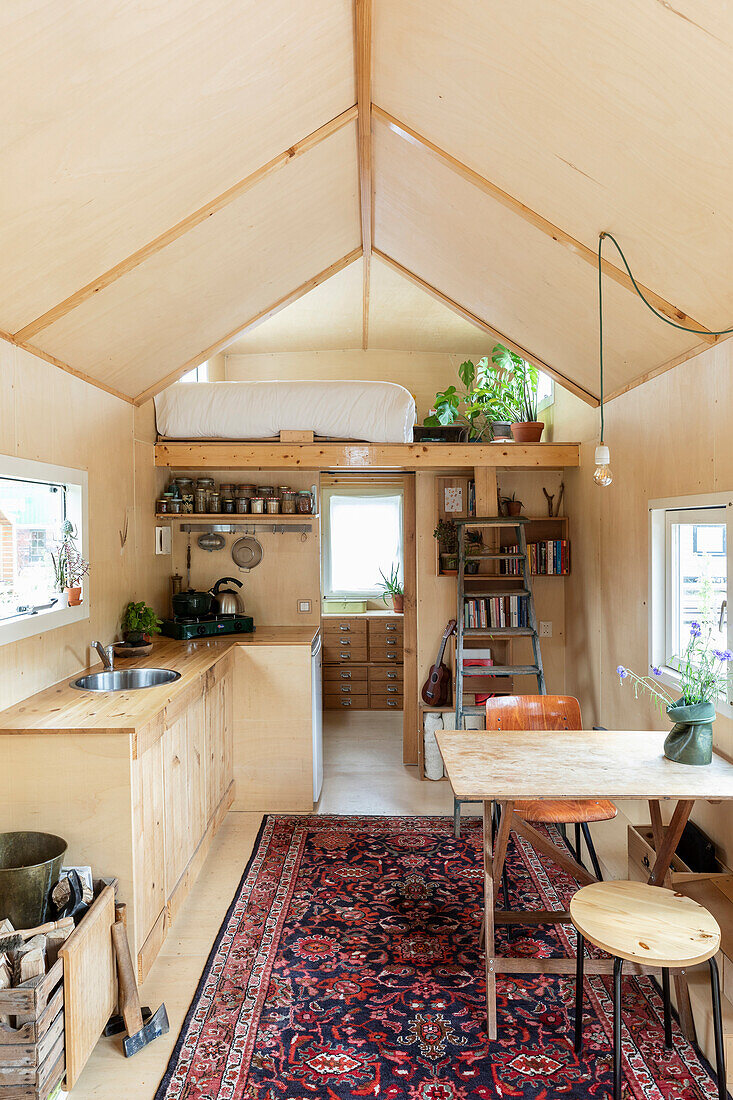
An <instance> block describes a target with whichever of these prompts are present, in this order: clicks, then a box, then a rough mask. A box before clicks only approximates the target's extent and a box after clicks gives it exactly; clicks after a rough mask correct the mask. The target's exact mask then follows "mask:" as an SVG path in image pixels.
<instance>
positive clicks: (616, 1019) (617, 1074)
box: [613, 959, 624, 1100]
mask: <svg viewBox="0 0 733 1100" xmlns="http://www.w3.org/2000/svg"><path fill="white" fill-rule="evenodd" d="M623 965H624V964H623V959H614V960H613V1100H621V970H622V968H623Z"/></svg>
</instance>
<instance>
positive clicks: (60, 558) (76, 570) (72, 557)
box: [49, 520, 89, 607]
mask: <svg viewBox="0 0 733 1100" xmlns="http://www.w3.org/2000/svg"><path fill="white" fill-rule="evenodd" d="M62 532H63V534H62V539H61V542H60V543H59V547H58V550H57V551H56V553H55V554H54V553H53V551H49V553H50V554H51V561H52V562H53V571H54V578H55V582H56V588H57V589H58V591H59V592H60V593H61V598H60V600H59V606H60V607H63V606H65V604H68V606H69V607H78V606H79V604H80V603H81V584H82V581H83V580H84V577H86V576H87V574H88V573H89V562H88V561H86V559H85V558H83V557H82V556H81V554H80V553H79V550H78V549H77V545H76V540H77V537H78V536H77V534H76V528H75V527H74V524H73V523H71V522H70V521H69V520H66V521H65V523H64V526H63V528H62Z"/></svg>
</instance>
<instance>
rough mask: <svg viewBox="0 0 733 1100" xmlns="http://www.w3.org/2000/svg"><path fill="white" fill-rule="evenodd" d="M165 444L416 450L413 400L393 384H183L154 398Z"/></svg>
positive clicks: (160, 433)
mask: <svg viewBox="0 0 733 1100" xmlns="http://www.w3.org/2000/svg"><path fill="white" fill-rule="evenodd" d="M155 416H156V420H157V425H158V434H159V435H161V436H163V437H164V438H165V439H268V438H272V436H276V435H277V434H278V432H280V431H298V430H301V431H303V430H305V431H313V432H315V434H316V435H326V436H334V437H335V438H337V439H360V440H366V441H367V442H369V443H411V442H412V429H413V427H414V425H415V419H416V414H415V400H414V398H413V397H412V394H411V393H409V391H408V390H406V389H405V388H404V387H403V386H398V385H396V384H395V383H394V382H184V383H179V384H177V385H175V386H171V387H170V388H169V389H167V390H165V391H164V392H163V393H161V394H158V396H157V397H156V398H155Z"/></svg>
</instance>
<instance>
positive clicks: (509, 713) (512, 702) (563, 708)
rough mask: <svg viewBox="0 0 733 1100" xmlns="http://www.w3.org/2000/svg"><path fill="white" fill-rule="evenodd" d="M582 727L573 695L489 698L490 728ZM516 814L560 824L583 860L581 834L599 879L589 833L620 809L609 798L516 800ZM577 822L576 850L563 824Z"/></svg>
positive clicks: (533, 821) (532, 821)
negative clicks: (595, 825)
mask: <svg viewBox="0 0 733 1100" xmlns="http://www.w3.org/2000/svg"><path fill="white" fill-rule="evenodd" d="M582 728H583V723H582V719H581V717H580V703H579V702H578V700H577V699H575V698H573V696H572V695H496V696H494V697H493V698H492V699H487V701H486V729H487V730H547V731H548V732H549V731H552V730H579V729H582ZM514 813H515V814H516V815H517V817H520V818H522V820H523V821H526V822H528V823H529V824H530V825H560V826H562V827H563V828H562V830H561V831H562V834H563V840H564V841H565V843H566V844H567V847H568V848H569V849H570V852H571V854H572V855H573V856H574V857H575V859H577V861H578V862H579V863H582V858H581V833H582V836H583V838H584V840H585V843H586V847H587V848H588V854H589V856H590V859H591V863H592V864H593V873H594V874H595V876H596V878H598V879H602V878H603V875H602V874H601V866H600V863H599V862H598V856H597V855H596V850H595V847H594V844H593V839H592V837H591V835H590V829H589V827H588V826H589V822H591V821H610V820H611V819H612V818H614V817H616V815H617V813H618V810H617V809H616V807H615V806H614V804H613V802H609V801H608V799H598V800H592V799H568V800H567V801H562V802H551V801H547V802H542V801H537V802H534V801H532V802H530V801H527V802H515V804H514ZM566 825H575V851H573V849H572V847H571V845H570V844H569V842H568V841H567V838H566V836H565V829H564V826H566ZM503 886H504V903H505V905H506V907H507V908H509V897H508V894H507V880H506V877H503Z"/></svg>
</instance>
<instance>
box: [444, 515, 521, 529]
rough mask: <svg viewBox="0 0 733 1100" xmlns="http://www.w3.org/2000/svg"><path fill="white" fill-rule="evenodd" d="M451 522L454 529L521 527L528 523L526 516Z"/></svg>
mask: <svg viewBox="0 0 733 1100" xmlns="http://www.w3.org/2000/svg"><path fill="white" fill-rule="evenodd" d="M453 522H454V523H455V525H456V527H521V526H522V525H523V524H525V523H529V522H530V521H529V520H528V519H527V517H526V516H484V518H483V519H481V518H479V519H477V518H476V517H475V516H469V517H468V518H467V519H456V520H454V521H453Z"/></svg>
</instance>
